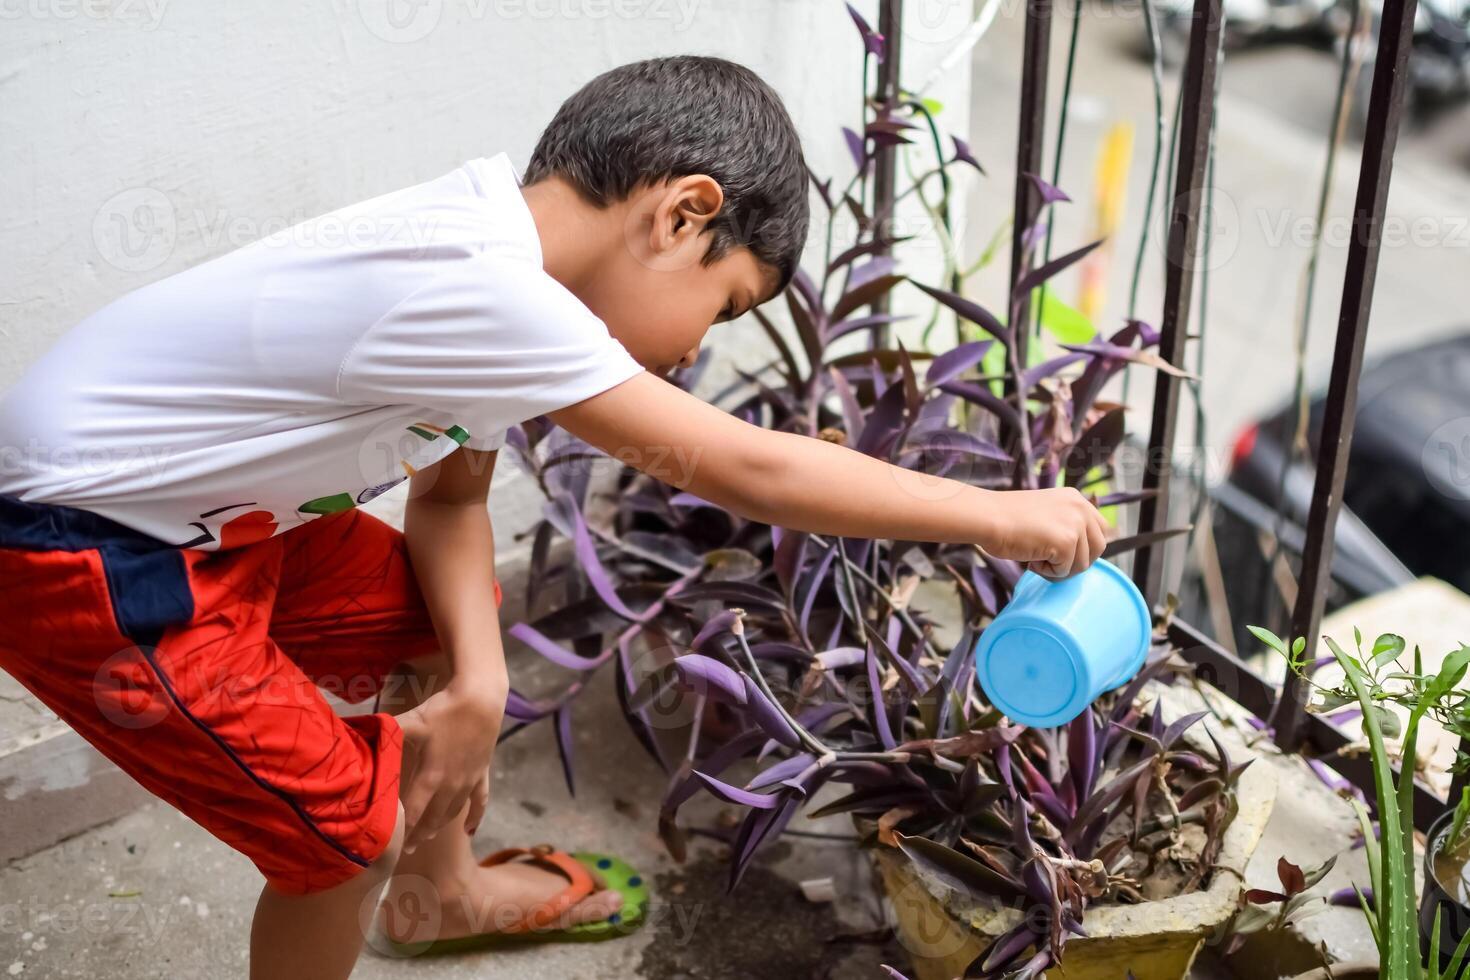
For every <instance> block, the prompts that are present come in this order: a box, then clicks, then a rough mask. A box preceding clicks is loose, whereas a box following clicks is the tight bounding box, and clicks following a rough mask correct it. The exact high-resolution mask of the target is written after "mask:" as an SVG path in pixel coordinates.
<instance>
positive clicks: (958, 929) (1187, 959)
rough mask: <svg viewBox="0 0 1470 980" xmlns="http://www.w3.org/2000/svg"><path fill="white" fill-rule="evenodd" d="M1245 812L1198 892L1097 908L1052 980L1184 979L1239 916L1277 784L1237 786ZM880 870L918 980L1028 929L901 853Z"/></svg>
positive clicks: (1259, 773) (1258, 769)
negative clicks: (970, 898) (1214, 937)
mask: <svg viewBox="0 0 1470 980" xmlns="http://www.w3.org/2000/svg"><path fill="white" fill-rule="evenodd" d="M1238 800H1239V811H1238V812H1237V814H1236V816H1235V818H1234V819H1233V820H1232V821H1231V822H1230V825H1229V826H1228V827H1227V828H1226V830H1225V837H1224V840H1223V842H1222V843H1223V846H1222V849H1221V853H1220V861H1219V865H1218V866H1217V868H1216V871H1215V873H1214V874H1213V875H1212V876H1211V877H1210V883H1209V886H1208V887H1207V888H1206V889H1205V890H1204V891H1200V892H1195V893H1193V894H1189V895H1179V896H1176V897H1174V898H1170V899H1165V900H1161V901H1156V902H1146V903H1143V904H1140V905H1108V906H1099V907H1097V908H1094V909H1091V910H1089V911H1088V912H1087V915H1086V917H1085V918H1084V920H1083V927H1084V928H1085V929H1086V930H1087V936H1086V937H1081V936H1074V937H1072V938H1071V939H1070V940H1068V942H1067V945H1066V947H1065V949H1064V952H1063V958H1062V964H1061V966H1060V967H1057V968H1054V969H1052V970H1049V971H1047V974H1046V976H1047V977H1048V978H1050V980H1119V978H1121V977H1125V976H1127V975H1128V971H1130V970H1131V971H1132V972H1133V976H1134V977H1135V978H1136V980H1182V978H1183V977H1185V975H1186V974H1187V973H1188V971H1189V967H1190V964H1191V963H1193V962H1194V957H1195V954H1197V953H1198V952H1199V949H1200V946H1201V945H1203V943H1204V942H1205V940H1206V939H1208V938H1209V937H1210V936H1211V935H1214V934H1217V933H1218V932H1219V930H1221V929H1223V927H1224V926H1225V925H1226V923H1228V922H1229V921H1230V918H1231V917H1232V916H1233V915H1234V914H1235V911H1236V908H1237V904H1238V899H1239V896H1240V893H1241V889H1242V887H1243V886H1242V882H1243V881H1244V873H1245V867H1246V864H1247V863H1249V861H1250V858H1251V855H1252V853H1254V851H1255V849H1256V845H1257V843H1259V841H1260V839H1261V832H1262V831H1263V830H1264V829H1265V827H1266V821H1267V819H1268V818H1269V817H1270V816H1271V809H1272V807H1273V806H1274V805H1275V802H1276V777H1275V775H1274V774H1273V773H1272V772H1271V770H1270V769H1269V768H1268V767H1266V766H1260V765H1257V766H1251V767H1250V768H1249V769H1247V770H1246V771H1245V772H1244V773H1243V774H1242V776H1241V779H1240V783H1239V787H1238ZM876 860H877V865H878V871H879V874H880V875H881V877H882V880H883V886H884V891H885V892H886V894H887V897H888V899H889V902H890V904H891V905H892V908H893V916H894V920H895V921H894V925H895V928H896V930H897V932H898V936H899V940H900V942H901V943H902V944H903V946H904V948H905V949H906V950H908V952H909V954H910V956H911V957H912V966H913V970H914V975H915V977H916V980H953V978H955V977H959V976H963V975H964V972H965V970H966V968H968V967H969V966H970V964H971V963H973V962H974V960H975V959H976V958H977V957H978V956H980V954H981V953H983V952H984V951H985V950H986V949H987V948H988V947H989V946H990V944H991V943H992V942H993V941H994V940H995V938H996V937H997V936H1000V935H1001V934H1003V933H1005V932H1007V931H1008V930H1010V929H1011V928H1012V927H1014V926H1015V925H1016V924H1017V923H1019V922H1020V921H1021V917H1022V915H1023V914H1024V912H1023V910H1020V909H1015V908H996V907H989V906H982V905H977V904H974V903H970V902H967V901H966V900H964V899H962V898H961V897H960V896H958V895H955V894H953V893H951V892H950V891H949V889H947V888H946V887H945V886H943V885H942V884H940V883H938V882H937V881H933V880H929V879H927V878H926V877H925V876H923V875H920V874H918V873H917V872H916V871H915V870H914V868H913V865H911V864H910V863H909V862H908V860H907V859H905V858H904V857H903V855H902V854H900V853H899V852H897V851H895V850H893V849H890V848H881V849H879V850H878V852H877V858H876Z"/></svg>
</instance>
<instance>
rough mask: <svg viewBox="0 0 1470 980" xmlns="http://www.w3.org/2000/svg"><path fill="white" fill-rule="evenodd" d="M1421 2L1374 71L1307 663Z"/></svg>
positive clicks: (1296, 700) (1312, 537)
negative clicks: (1415, 23) (1416, 18)
mask: <svg viewBox="0 0 1470 980" xmlns="http://www.w3.org/2000/svg"><path fill="white" fill-rule="evenodd" d="M1417 6H1418V4H1417V2H1416V0H1385V3H1384V5H1383V20H1382V25H1381V26H1380V28H1379V34H1378V56H1377V60H1376V61H1375V63H1374V70H1373V90H1372V94H1371V95H1370V96H1369V98H1368V124H1367V127H1366V130H1365V132H1364V136H1363V159H1362V163H1361V165H1360V167H1359V170H1358V195H1357V201H1356V203H1355V204H1354V205H1353V237H1352V241H1351V242H1350V243H1349V245H1348V255H1347V271H1346V273H1345V274H1344V277H1343V287H1342V306H1341V309H1340V311H1339V313H1338V318H1337V342H1336V346H1335V347H1334V349H1333V353H1332V377H1331V380H1330V381H1329V382H1328V385H1327V401H1326V404H1325V407H1324V411H1323V417H1322V433H1321V436H1320V438H1319V441H1318V447H1319V448H1318V450H1317V480H1316V485H1315V487H1314V488H1313V491H1312V504H1311V508H1310V509H1309V510H1308V512H1307V541H1306V548H1305V550H1304V551H1303V552H1302V569H1301V575H1300V577H1299V578H1298V580H1297V599H1296V607H1295V608H1294V609H1293V610H1292V615H1291V630H1290V633H1289V635H1290V636H1291V637H1293V638H1295V637H1304V638H1305V639H1306V649H1307V651H1308V652H1307V657H1308V659H1309V660H1310V659H1312V658H1313V657H1315V655H1316V654H1315V653H1314V652H1313V651H1315V650H1316V649H1317V639H1318V633H1319V632H1320V631H1321V628H1322V613H1323V610H1324V608H1325V606H1326V601H1327V589H1328V587H1329V586H1330V584H1331V576H1332V552H1333V544H1334V542H1333V531H1334V530H1335V528H1336V527H1337V514H1338V511H1339V510H1340V509H1341V507H1342V488H1343V481H1344V480H1345V479H1346V477H1347V467H1348V455H1349V451H1350V449H1351V448H1352V440H1353V423H1354V421H1355V416H1356V415H1357V409H1358V375H1359V373H1360V370H1361V368H1362V365H1363V341H1364V338H1366V337H1367V335H1368V320H1369V316H1370V313H1371V311H1372V306H1373V282H1374V279H1375V278H1376V277H1377V275H1378V251H1379V246H1380V244H1381V240H1382V231H1383V218H1384V213H1385V212H1386V210H1387V208H1388V187H1389V180H1390V178H1391V177H1392V175H1393V153H1394V146H1395V144H1396V143H1397V142H1398V135H1399V120H1400V118H1401V117H1402V115H1403V108H1404V82H1405V76H1406V69H1407V67H1408V61H1409V49H1410V48H1411V47H1412V46H1413V41H1414V14H1415V8H1416V7H1417ZM1307 693H1308V687H1307V685H1305V684H1303V683H1302V681H1301V679H1300V678H1298V677H1296V676H1295V675H1288V676H1287V678H1286V683H1285V684H1284V685H1282V689H1281V699H1280V702H1279V703H1278V704H1277V706H1276V710H1275V712H1274V713H1273V715H1272V719H1271V720H1272V727H1274V728H1275V730H1276V742H1277V744H1278V745H1280V746H1281V747H1282V748H1284V749H1288V750H1290V749H1294V748H1296V747H1297V745H1299V744H1300V743H1301V740H1302V725H1303V722H1304V719H1305V718H1306V700H1307Z"/></svg>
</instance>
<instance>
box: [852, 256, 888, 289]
mask: <svg viewBox="0 0 1470 980" xmlns="http://www.w3.org/2000/svg"><path fill="white" fill-rule="evenodd" d="M897 266H898V260H897V259H895V258H894V257H893V256H891V255H875V256H873V257H872V258H871V259H869V260H868V261H866V262H864V263H863V264H862V265H855V266H853V267H852V271H851V272H850V273H848V280H847V288H848V289H849V290H853V289H856V288H858V287H859V286H862V285H864V284H865V283H870V282H872V281H873V280H875V279H877V278H878V277H879V276H887V275H892V274H893V270H894V269H895V268H896V267H897Z"/></svg>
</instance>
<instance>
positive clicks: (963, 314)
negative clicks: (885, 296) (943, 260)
mask: <svg viewBox="0 0 1470 980" xmlns="http://www.w3.org/2000/svg"><path fill="white" fill-rule="evenodd" d="M910 282H913V283H914V285H915V286H918V287H919V288H920V289H922V290H923V291H924V292H926V293H928V294H929V295H930V296H932V297H934V298H935V299H937V300H938V301H939V302H940V303H942V304H944V305H945V306H947V307H949V308H950V309H951V310H954V311H955V312H956V313H958V314H959V316H960V318H961V319H963V320H968V321H969V322H971V323H973V324H975V325H976V326H978V327H980V328H981V329H982V330H984V331H985V332H986V333H988V334H990V335H991V336H992V337H994V338H995V339H996V340H998V341H1000V342H1001V343H1002V344H1004V345H1006V346H1007V347H1009V346H1010V345H1011V332H1010V330H1008V329H1006V328H1005V327H1004V326H1002V325H1001V322H1000V320H998V319H996V317H995V315H994V314H993V313H991V312H990V311H989V310H987V309H985V308H984V307H983V306H981V305H980V304H979V303H975V302H972V301H971V300H968V299H965V298H964V297H963V296H958V295H956V294H954V293H951V292H948V291H946V290H943V289H935V288H934V287H932V286H926V285H924V284H923V283H921V282H915V281H914V280H910Z"/></svg>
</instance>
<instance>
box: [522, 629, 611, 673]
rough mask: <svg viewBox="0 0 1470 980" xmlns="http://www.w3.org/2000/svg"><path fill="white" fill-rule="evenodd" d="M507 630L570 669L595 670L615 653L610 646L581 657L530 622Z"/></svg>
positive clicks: (558, 664) (554, 661)
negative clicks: (549, 637)
mask: <svg viewBox="0 0 1470 980" xmlns="http://www.w3.org/2000/svg"><path fill="white" fill-rule="evenodd" d="M506 632H507V633H509V634H510V635H511V636H513V637H515V638H516V639H517V640H520V641H521V642H522V643H524V644H525V645H526V646H528V647H530V648H531V649H532V650H534V651H536V652H537V653H538V654H540V655H541V656H543V657H545V658H546V659H547V660H550V661H551V662H552V663H554V664H556V665H557V666H558V667H565V668H567V669H568V670H593V669H595V668H597V667H600V666H602V665H603V664H605V663H606V662H607V661H608V659H609V658H610V657H611V656H612V654H613V648H612V647H608V648H607V649H606V650H604V651H603V652H602V653H601V654H600V655H598V656H596V657H591V658H588V657H579V656H577V655H576V654H575V653H572V652H571V651H570V650H564V649H562V648H561V646H560V645H558V644H556V643H553V642H552V641H551V640H549V639H547V638H546V637H545V636H544V635H543V634H542V633H541V632H540V631H538V630H537V629H535V628H534V627H532V626H531V625H530V624H529V623H516V624H515V625H514V626H512V627H511V628H510V629H508V630H506Z"/></svg>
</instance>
